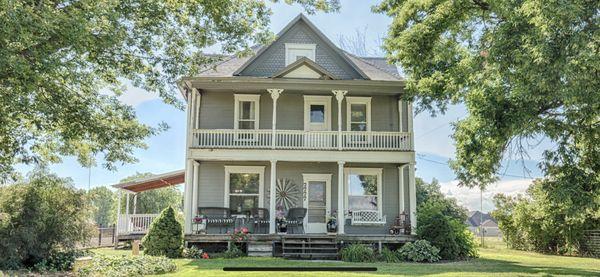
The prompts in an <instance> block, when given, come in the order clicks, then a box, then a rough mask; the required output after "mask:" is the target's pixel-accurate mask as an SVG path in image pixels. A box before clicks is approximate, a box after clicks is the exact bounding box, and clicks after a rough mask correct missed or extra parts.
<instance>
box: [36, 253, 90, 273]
mask: <svg viewBox="0 0 600 277" xmlns="http://www.w3.org/2000/svg"><path fill="white" fill-rule="evenodd" d="M85 254H87V251H80V250H70V251H60V252H59V251H53V252H52V253H50V256H48V258H46V259H44V260H42V261H41V262H39V263H37V264H35V265H33V269H34V270H35V271H41V272H44V271H53V272H54V271H68V270H71V269H72V268H73V264H74V263H75V259H77V258H79V257H83V256H85Z"/></svg>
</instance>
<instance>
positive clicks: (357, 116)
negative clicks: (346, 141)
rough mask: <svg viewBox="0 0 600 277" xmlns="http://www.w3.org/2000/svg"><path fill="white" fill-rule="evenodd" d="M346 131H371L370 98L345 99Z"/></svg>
mask: <svg viewBox="0 0 600 277" xmlns="http://www.w3.org/2000/svg"><path fill="white" fill-rule="evenodd" d="M346 106H347V107H346V110H347V112H346V118H347V119H346V120H347V125H346V130H349V131H358V132H365V131H371V97H346Z"/></svg>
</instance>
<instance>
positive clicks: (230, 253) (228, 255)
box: [221, 243, 246, 259]
mask: <svg viewBox="0 0 600 277" xmlns="http://www.w3.org/2000/svg"><path fill="white" fill-rule="evenodd" d="M245 255H246V254H244V251H242V250H241V249H240V248H239V247H238V246H237V245H235V243H232V244H231V247H229V249H227V251H225V252H223V254H222V255H221V257H223V258H225V259H235V258H239V257H243V256H245Z"/></svg>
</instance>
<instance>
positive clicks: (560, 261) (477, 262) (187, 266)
mask: <svg viewBox="0 0 600 277" xmlns="http://www.w3.org/2000/svg"><path fill="white" fill-rule="evenodd" d="M95 251H96V252H100V253H103V254H107V255H121V254H129V253H130V251H125V250H112V249H98V250H95ZM480 256H481V257H480V258H479V259H474V260H471V261H463V262H450V263H436V264H417V263H398V264H387V263H372V264H365V263H345V262H336V261H332V262H313V261H292V260H285V259H281V258H249V257H247V258H240V259H211V260H189V259H178V260H176V263H177V265H178V271H177V272H176V273H174V274H171V275H172V276H199V275H200V274H202V276H240V275H243V276H264V275H265V274H266V273H265V272H246V273H241V272H237V273H236V272H224V271H222V268H223V267H225V266H229V267H233V266H259V267H269V266H271V267H272V266H291V267H299V266H376V267H377V272H372V273H365V272H361V273H354V274H349V273H346V272H344V273H339V274H336V273H334V272H318V273H317V272H306V273H303V272H289V273H285V275H286V276H307V275H310V276H315V275H316V276H346V275H352V276H362V275H365V274H377V275H382V276H385V275H433V276H482V275H494V276H514V275H520V276H522V275H540V276H547V275H572V276H581V275H589V276H591V275H595V276H600V259H592V258H577V257H562V256H552V255H542V254H537V253H531V252H524V251H516V250H509V249H506V247H504V245H503V244H502V242H498V241H497V240H490V239H486V247H485V248H480ZM272 274H277V273H272ZM277 275H280V274H277Z"/></svg>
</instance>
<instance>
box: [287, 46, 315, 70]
mask: <svg viewBox="0 0 600 277" xmlns="http://www.w3.org/2000/svg"><path fill="white" fill-rule="evenodd" d="M315 54H316V44H302V43H286V44H285V66H288V65H289V64H291V63H293V62H295V61H297V60H298V59H301V58H304V57H306V58H309V59H311V60H313V61H314V60H315Z"/></svg>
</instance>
